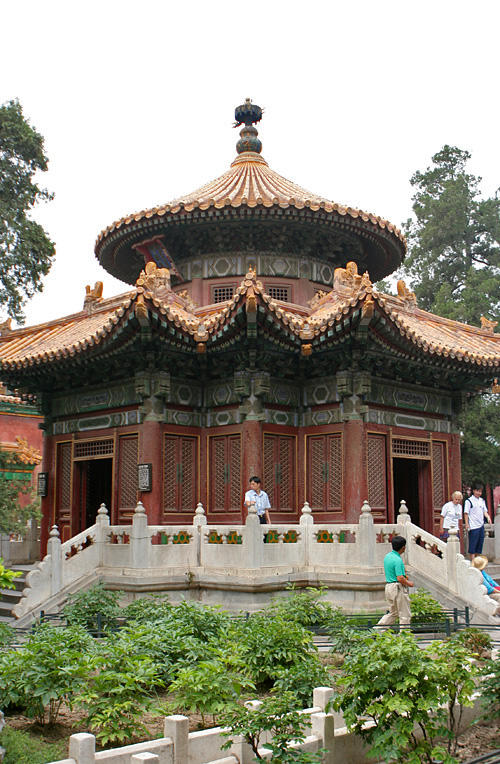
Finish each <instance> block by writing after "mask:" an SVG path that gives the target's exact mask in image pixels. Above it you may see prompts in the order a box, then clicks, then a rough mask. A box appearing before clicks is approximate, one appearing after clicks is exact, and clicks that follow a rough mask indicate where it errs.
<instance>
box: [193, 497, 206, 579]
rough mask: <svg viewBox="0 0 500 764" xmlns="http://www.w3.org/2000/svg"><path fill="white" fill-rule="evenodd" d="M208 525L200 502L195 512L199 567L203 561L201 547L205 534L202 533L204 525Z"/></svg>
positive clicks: (194, 523) (194, 521)
mask: <svg viewBox="0 0 500 764" xmlns="http://www.w3.org/2000/svg"><path fill="white" fill-rule="evenodd" d="M206 524H207V518H206V515H205V510H204V509H203V504H202V503H201V501H199V502H198V504H197V505H196V509H195V511H194V517H193V526H194V527H195V528H196V529H197V533H196V542H195V543H196V564H197V565H198V567H199V566H200V565H201V559H202V552H201V545H202V544H203V534H202V532H201V529H202V528H203V526H204V525H206Z"/></svg>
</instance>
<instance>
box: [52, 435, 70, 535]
mask: <svg viewBox="0 0 500 764" xmlns="http://www.w3.org/2000/svg"><path fill="white" fill-rule="evenodd" d="M71 464H72V462H71V443H58V444H57V467H56V469H57V473H56V474H57V488H56V514H55V524H56V525H57V527H58V528H59V534H60V536H61V538H65V537H66V536H67V537H69V535H70V531H71Z"/></svg>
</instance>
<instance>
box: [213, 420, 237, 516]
mask: <svg viewBox="0 0 500 764" xmlns="http://www.w3.org/2000/svg"><path fill="white" fill-rule="evenodd" d="M209 443H210V446H209V460H208V470H209V476H208V484H209V501H210V506H209V510H210V511H211V512H241V510H242V506H243V497H242V494H241V437H240V435H239V434H238V435H236V434H235V435H215V436H213V437H210V440H209Z"/></svg>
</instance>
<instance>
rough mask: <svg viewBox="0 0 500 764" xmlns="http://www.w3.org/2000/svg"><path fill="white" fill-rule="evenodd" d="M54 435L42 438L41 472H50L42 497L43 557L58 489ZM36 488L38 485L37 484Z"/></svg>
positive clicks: (41, 529) (41, 541)
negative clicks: (45, 491)
mask: <svg viewBox="0 0 500 764" xmlns="http://www.w3.org/2000/svg"><path fill="white" fill-rule="evenodd" d="M53 440H54V439H53V437H51V436H49V435H46V434H45V433H43V439H42V469H41V472H48V474H49V479H48V488H47V496H45V497H44V498H42V500H41V504H42V507H41V509H42V521H41V527H40V553H41V559H42V560H43V558H44V556H45V555H46V554H47V542H48V540H49V532H50V529H51V527H52V525H53V524H54V522H55V517H54V516H53V512H54V496H55V491H56V484H55V480H56V465H55V458H54V457H53V454H54V446H53ZM35 489H36V485H35Z"/></svg>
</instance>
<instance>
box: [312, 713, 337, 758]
mask: <svg viewBox="0 0 500 764" xmlns="http://www.w3.org/2000/svg"><path fill="white" fill-rule="evenodd" d="M311 732H312V734H313V735H316V737H318V738H319V740H320V744H319V746H320V748H324V749H325V753H324V755H323V756H322V757H321V762H322V764H334V762H335V760H336V756H335V750H334V748H335V721H334V716H333V714H326V713H325V712H324V711H320V712H319V713H316V714H311ZM337 761H338V759H337Z"/></svg>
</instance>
